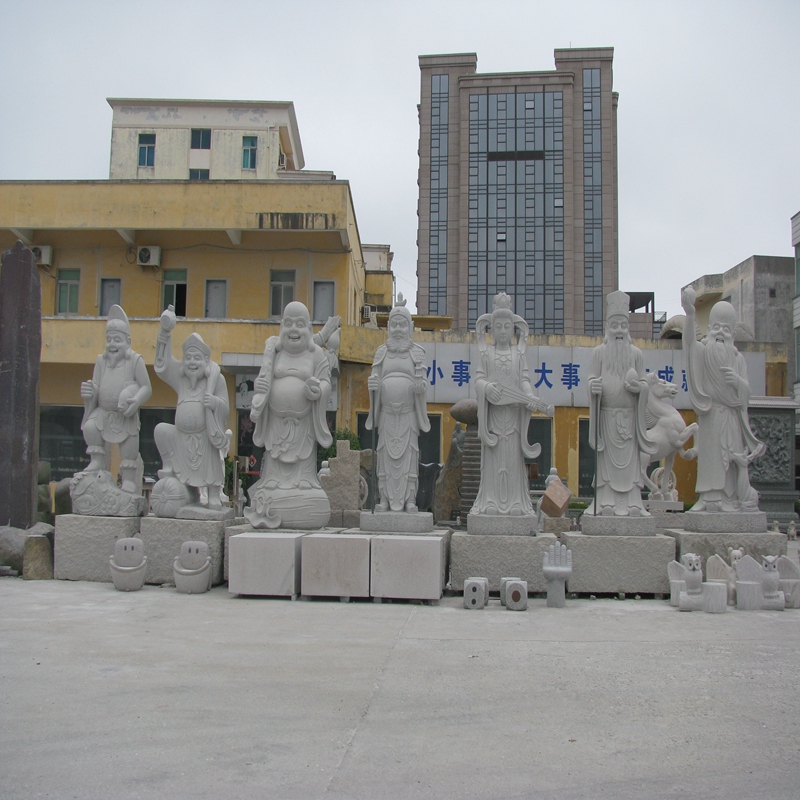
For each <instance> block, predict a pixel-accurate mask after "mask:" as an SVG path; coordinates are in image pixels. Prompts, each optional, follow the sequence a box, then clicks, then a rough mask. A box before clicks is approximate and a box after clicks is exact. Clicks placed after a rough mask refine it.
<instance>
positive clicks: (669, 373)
mask: <svg viewBox="0 0 800 800" xmlns="http://www.w3.org/2000/svg"><path fill="white" fill-rule="evenodd" d="M658 377H659V378H661V380H662V381H667V382H668V383H672V379H673V378H674V377H675V370H674V368H673V367H669V366H667V367H664V369H660V370H659V371H658Z"/></svg>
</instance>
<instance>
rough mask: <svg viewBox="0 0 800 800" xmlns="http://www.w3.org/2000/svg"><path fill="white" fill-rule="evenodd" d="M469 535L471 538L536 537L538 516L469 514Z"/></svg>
mask: <svg viewBox="0 0 800 800" xmlns="http://www.w3.org/2000/svg"><path fill="white" fill-rule="evenodd" d="M467 533H468V534H470V535H471V536H536V515H535V514H529V515H527V516H524V517H512V516H509V515H508V514H467Z"/></svg>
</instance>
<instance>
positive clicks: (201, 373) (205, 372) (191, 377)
mask: <svg viewBox="0 0 800 800" xmlns="http://www.w3.org/2000/svg"><path fill="white" fill-rule="evenodd" d="M210 374H211V366H210V365H209V364H206V365H205V366H204V367H203V368H202V369H198V370H195V371H193V372H190V371H189V370H188V369H186V366H185V365H181V375H182V376H183V377H184V378H186V379H187V380H188V381H189V386H191V388H192V389H196V388H197V384H198V383H200V381H201V380H202V379H203V378H207V377H208V376H209V375H210Z"/></svg>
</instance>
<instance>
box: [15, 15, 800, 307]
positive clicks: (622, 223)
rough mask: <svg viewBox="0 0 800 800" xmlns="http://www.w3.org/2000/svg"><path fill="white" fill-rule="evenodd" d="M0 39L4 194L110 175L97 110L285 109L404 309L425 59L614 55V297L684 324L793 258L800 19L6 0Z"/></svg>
mask: <svg viewBox="0 0 800 800" xmlns="http://www.w3.org/2000/svg"><path fill="white" fill-rule="evenodd" d="M0 31H2V36H3V47H2V52H0V180H8V179H97V178H107V177H108V162H109V147H110V140H111V109H110V107H109V106H108V104H107V103H106V101H105V98H106V97H150V98H211V99H222V100H292V101H294V104H295V109H296V112H297V120H298V125H299V128H300V137H301V140H302V144H303V151H304V154H305V158H306V168H307V169H327V170H332V171H334V172H335V173H336V176H337V177H338V178H341V179H347V180H349V181H350V183H351V187H352V192H353V198H354V202H355V208H356V215H357V218H358V224H359V230H360V234H361V240H362V241H363V242H370V243H385V244H390V245H391V246H392V249H393V250H394V253H395V259H394V268H395V272H396V274H397V276H398V282H397V286H398V289H399V290H400V291H403V293H404V294H408V295H409V296H410V297H411V298H412V300H413V298H414V297H415V292H416V278H415V273H416V258H417V250H416V244H415V240H416V225H417V218H416V204H417V185H416V180H417V166H418V164H417V139H418V135H419V131H418V125H417V111H416V105H417V103H418V102H419V67H418V62H417V56H418V55H420V54H429V53H455V52H476V53H477V54H478V71H479V72H507V71H526V70H552V69H554V68H555V65H554V62H553V50H554V48H557V47H570V46H572V47H600V46H603V47H605V46H613V47H614V48H615V50H614V89H615V90H616V91H618V92H619V95H620V100H619V115H618V126H619V131H618V133H619V136H618V148H619V232H620V234H619V235H620V247H619V249H620V278H619V283H620V288H621V289H625V290H628V291H655V293H656V309H657V310H658V311H667V312H668V313H669V314H670V315H672V314H674V313H679V312H680V299H679V289H680V286H681V285H683V284H685V283H688V282H689V281H691V280H693V279H694V278H696V277H698V276H700V275H702V274H705V273H710V272H723V271H724V270H726V269H729V268H730V267H732V266H734V265H736V264H737V263H739V262H740V261H742V260H743V259H745V258H747V257H748V256H750V255H752V254H760V255H791V253H792V250H791V233H790V222H789V218H790V217H791V215H792V214H794V213H796V212H797V211H800V159H798V150H799V149H800V148H799V147H798V144H799V143H800V46H798V32H800V2H798V0H759V2H739V1H738V0H724V2H711V1H710V0H708V1H706V2H704V0H693V1H692V2H681V1H680V0H675V1H674V2H657V1H656V0H648V1H647V2H645V1H644V0H642V2H622V1H620V2H612V1H611V0H605V1H604V2H593V3H592V2H576V1H571V0H557V1H555V2H551V1H550V0H527V2H517V1H516V0H482V2H477V1H476V2H471V1H470V0H459V1H458V2H448V1H446V0H441V1H440V2H439V1H437V0H402V2H400V1H397V2H395V1H394V0H391V1H390V0H369V1H368V2H361V1H359V0H338V2H333V0H318V1H317V0H295V2H292V3H285V2H274V0H245V1H244V2H241V1H240V0H223V1H221V0H192V2H187V1H186V0H183V1H182V2H173V0H158V1H157V2H152V0H136V2H116V1H115V0H70V1H69V2H67V0H63V1H62V0H50V2H46V1H43V0H25V1H24V2H21V1H20V0H3V2H2V3H0Z"/></svg>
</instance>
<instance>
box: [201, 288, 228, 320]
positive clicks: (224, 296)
mask: <svg viewBox="0 0 800 800" xmlns="http://www.w3.org/2000/svg"><path fill="white" fill-rule="evenodd" d="M227 305H228V282H227V281H220V280H213V281H206V308H205V315H206V317H207V318H208V319H225V317H226V315H227V310H228V309H227Z"/></svg>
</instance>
